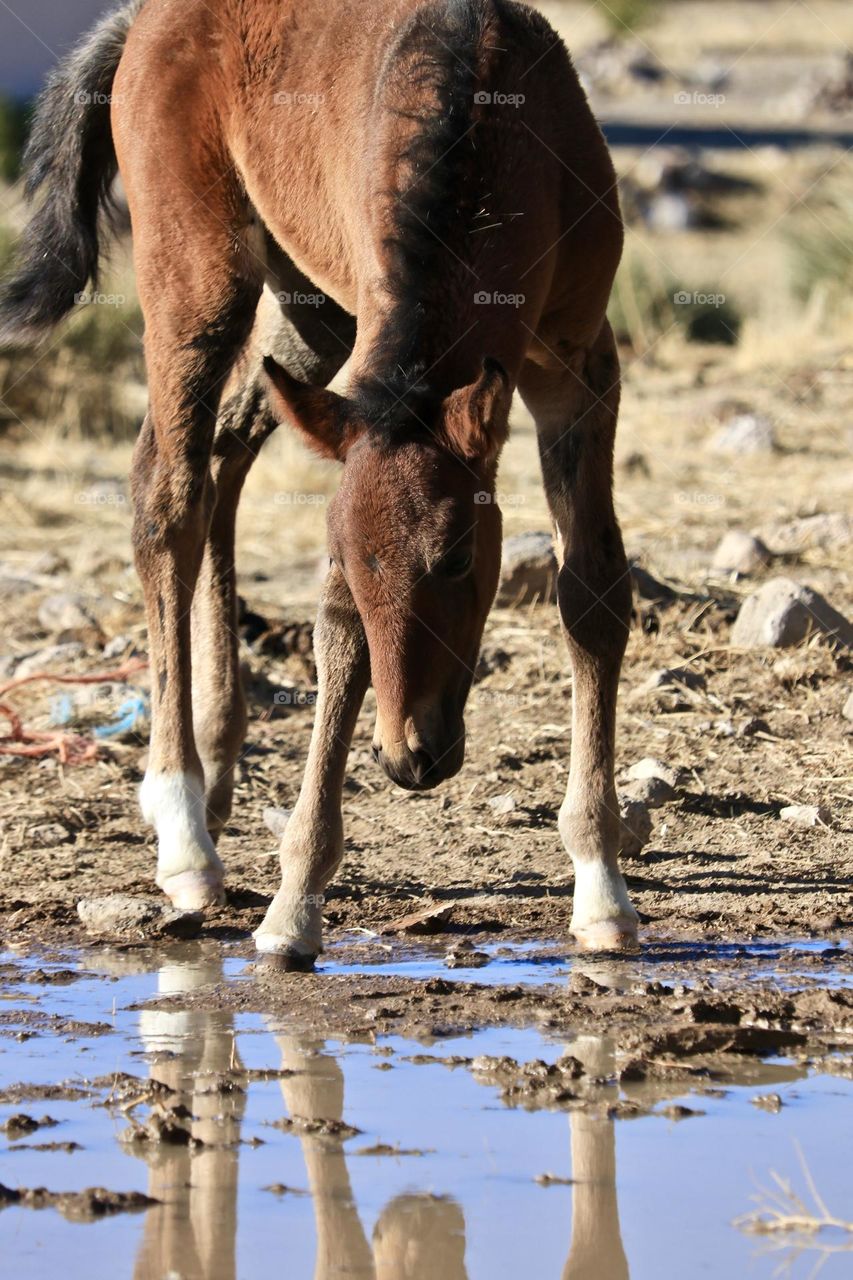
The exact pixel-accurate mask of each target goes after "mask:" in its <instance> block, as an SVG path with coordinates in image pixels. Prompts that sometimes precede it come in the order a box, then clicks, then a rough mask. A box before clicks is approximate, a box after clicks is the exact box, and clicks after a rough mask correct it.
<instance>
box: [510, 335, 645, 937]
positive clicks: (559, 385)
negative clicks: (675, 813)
mask: <svg viewBox="0 0 853 1280" xmlns="http://www.w3.org/2000/svg"><path fill="white" fill-rule="evenodd" d="M551 332H552V333H553V330H551ZM548 342H549V346H548V347H543V348H538V349H537V356H536V359H537V363H534V362H533V361H532V360H528V361H527V363H526V364H525V366H524V368H523V370H522V375H521V378H520V379H519V391H520V392H521V395H522V398H523V399H524V401H525V403H526V404H527V405H528V407H529V409H530V411H531V413H532V414H533V417H534V419H535V422H536V430H537V435H538V438H539V451H540V456H541V460H542V471H543V475H544V480H545V491H546V494H547V498H548V503H549V506H550V508H551V513H552V515H553V518H554V522H555V524H556V526H557V530H558V532H559V534H560V537H561V539H562V543H563V563H562V567H561V569H560V573H559V578H558V584H557V594H558V600H559V607H560V616H561V619H562V623H563V629H564V633H565V636H566V640H567V643H568V648H569V653H570V655H571V660H572V672H573V677H574V687H573V708H572V758H571V770H570V774H569V785H568V790H567V792H566V798H565V800H564V802H563V805H562V807H561V809H560V820H559V826H560V835H561V837H562V839H563V843H564V845H565V847H566V849H567V850H568V852H569V853H570V854H571V857H572V861H573V863H574V869H575V895H574V913H573V916H572V925H571V928H572V931H573V933H574V934H575V936H576V938H577V939H578V940H579V941H580V942H581V943H582V944H583V945H586V946H589V947H592V948H596V949H607V948H611V947H621V946H625V945H630V944H632V943H633V942H634V941H635V939H636V936H637V913H636V912H635V910H634V908H633V907H632V905H631V902H630V900H629V898H628V892H627V889H626V887H625V881H624V879H623V876H622V873H621V872H620V870H619V865H618V854H619V851H620V845H621V836H622V826H621V822H620V818H619V810H618V805H617V801H616V789H615V784H614V776H613V757H614V739H615V718H616V692H617V688H618V684H619V671H620V667H621V663H622V656H623V654H624V651H625V644H626V641H627V638H628V625H629V621H630V615H631V584H630V577H629V574H628V565H627V562H626V559H625V552H624V549H623V546H622V535H621V533H620V531H619V525H618V523H617V520H616V516H615V513H614V510H613V495H612V470H613V438H614V433H615V430H616V414H617V409H618V404H619V364H618V358H617V354H616V348H615V345H614V342H613V335H612V333H611V330H610V326H609V324H608V323H607V322H606V321H605V322H604V326H603V328H602V330H601V332H600V334H599V336H598V338H597V339H596V340H595V341H594V343H593V344H592V346H591V347H590V348H589V349H588V350H575V351H566V349H565V348H564V347H561V346H560V345H559V342H558V340H557V339H554V338H553V337H549V339H548Z"/></svg>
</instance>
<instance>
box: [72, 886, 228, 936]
mask: <svg viewBox="0 0 853 1280" xmlns="http://www.w3.org/2000/svg"><path fill="white" fill-rule="evenodd" d="M77 914H78V916H79V917H80V919H81V920H82V922H83V924H84V925H85V926H86V928H87V929H88V930H89V932H90V933H96V934H103V935H108V936H111V935H113V934H132V935H134V936H135V937H138V936H139V935H140V934H142V935H144V936H145V937H152V938H194V937H196V936H197V934H198V933H199V930H200V929H201V925H202V920H203V916H202V913H201V912H200V911H178V910H176V909H175V908H174V907H172V906H169V904H168V903H167V902H166V901H165V899H164V900H163V901H162V902H160V901H155V900H153V899H150V898H131V897H130V896H129V895H127V894H123V893H116V894H110V895H109V896H108V897H103V898H81V899H80V901H79V902H78V903H77Z"/></svg>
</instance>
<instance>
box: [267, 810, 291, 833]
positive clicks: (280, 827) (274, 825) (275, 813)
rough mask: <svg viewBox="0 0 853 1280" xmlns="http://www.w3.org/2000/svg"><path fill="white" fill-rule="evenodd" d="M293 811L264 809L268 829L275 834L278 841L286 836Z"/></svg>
mask: <svg viewBox="0 0 853 1280" xmlns="http://www.w3.org/2000/svg"><path fill="white" fill-rule="evenodd" d="M292 812H293V810H292V809H274V808H272V807H270V808H269V809H264V812H263V819H264V824H265V825H266V827H267V829H268V830H269V831H271V832H272V833H273V835H274V836H275V838H276V840H280V839H281V837H282V836H283V835H284V829H285V827H286V826H287V824H288V822H289V820H290V815H291V813H292Z"/></svg>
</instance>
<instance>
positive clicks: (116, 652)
mask: <svg viewBox="0 0 853 1280" xmlns="http://www.w3.org/2000/svg"><path fill="white" fill-rule="evenodd" d="M138 656H139V650H138V649H137V647H136V645H135V644H134V642H133V640H132V639H131V637H130V636H113V638H112V640H108V641H107V643H106V644H105V645H104V657H105V658H106V660H107V662H112V660H113V659H114V658H136V657H138Z"/></svg>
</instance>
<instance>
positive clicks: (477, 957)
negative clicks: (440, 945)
mask: <svg viewBox="0 0 853 1280" xmlns="http://www.w3.org/2000/svg"><path fill="white" fill-rule="evenodd" d="M444 963H445V965H446V966H447V968H448V969H482V968H483V966H484V965H487V964H488V963H489V957H488V954H487V953H486V952H485V951H474V950H473V949H470V950H469V949H468V948H465V947H461V946H459V947H454V948H453V950H452V951H448V953H447V955H446V956H445V957H444Z"/></svg>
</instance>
